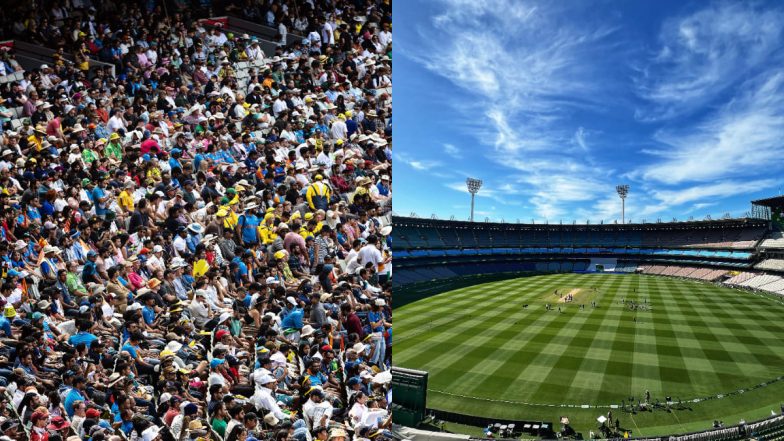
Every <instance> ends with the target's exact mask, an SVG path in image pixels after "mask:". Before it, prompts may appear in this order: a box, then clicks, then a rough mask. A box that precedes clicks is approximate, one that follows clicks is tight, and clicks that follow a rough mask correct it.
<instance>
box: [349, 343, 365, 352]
mask: <svg viewBox="0 0 784 441" xmlns="http://www.w3.org/2000/svg"><path fill="white" fill-rule="evenodd" d="M351 349H353V350H354V352H356V353H357V354H361V353H363V352H365V349H367V346H365V345H364V344H362V342H357V343H356V344H355V345H354V346H352V347H351Z"/></svg>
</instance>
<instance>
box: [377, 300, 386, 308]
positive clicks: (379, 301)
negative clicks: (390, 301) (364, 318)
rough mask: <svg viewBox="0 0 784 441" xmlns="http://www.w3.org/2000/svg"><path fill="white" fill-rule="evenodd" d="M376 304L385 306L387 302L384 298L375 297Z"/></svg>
mask: <svg viewBox="0 0 784 441" xmlns="http://www.w3.org/2000/svg"><path fill="white" fill-rule="evenodd" d="M376 306H387V302H386V300H384V299H376Z"/></svg>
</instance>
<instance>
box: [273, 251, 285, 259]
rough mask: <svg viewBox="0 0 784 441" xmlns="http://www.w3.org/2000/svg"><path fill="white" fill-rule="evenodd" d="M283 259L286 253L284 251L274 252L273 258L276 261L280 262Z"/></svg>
mask: <svg viewBox="0 0 784 441" xmlns="http://www.w3.org/2000/svg"><path fill="white" fill-rule="evenodd" d="M285 257H286V252H285V251H283V250H280V251H276V252H275V258H276V259H278V260H280V259H283V258H285Z"/></svg>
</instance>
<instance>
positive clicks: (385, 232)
mask: <svg viewBox="0 0 784 441" xmlns="http://www.w3.org/2000/svg"><path fill="white" fill-rule="evenodd" d="M379 232H380V233H381V235H382V236H389V233H391V232H392V225H387V226H386V227H384V228H382V229H381V231H379Z"/></svg>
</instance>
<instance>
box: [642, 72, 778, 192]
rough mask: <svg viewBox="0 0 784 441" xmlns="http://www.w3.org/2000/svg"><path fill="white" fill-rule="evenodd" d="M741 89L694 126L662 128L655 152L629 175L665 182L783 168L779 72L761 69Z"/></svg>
mask: <svg viewBox="0 0 784 441" xmlns="http://www.w3.org/2000/svg"><path fill="white" fill-rule="evenodd" d="M739 89H740V90H741V92H739V94H738V95H737V96H736V97H734V98H733V99H732V100H731V101H730V102H729V103H727V104H726V105H725V106H724V107H723V108H721V109H720V110H718V111H717V112H715V113H714V114H712V115H710V116H708V117H706V119H705V120H704V121H703V122H701V123H699V124H696V125H695V126H693V127H687V128H684V129H676V130H661V131H659V132H658V133H657V134H656V135H655V138H656V140H658V141H659V142H661V143H662V144H664V145H665V148H663V149H661V150H659V151H656V152H655V153H656V155H657V156H658V157H659V159H657V160H656V161H654V162H653V163H652V164H650V165H647V166H644V167H642V168H641V169H639V170H637V171H635V172H634V173H632V176H635V177H638V178H641V179H644V180H654V181H659V182H663V183H668V184H679V183H683V182H710V181H714V180H716V179H726V178H730V177H737V176H742V175H745V174H748V173H749V171H750V169H752V168H755V167H761V166H763V167H765V168H766V169H767V170H768V172H769V173H774V172H780V171H782V170H783V169H784V161H782V160H781V158H782V157H784V142H782V134H784V73H782V72H781V71H780V70H779V69H777V72H775V73H765V74H762V75H761V76H759V77H757V78H754V79H752V80H749V81H746V82H744V83H743V84H742V85H740V86H739Z"/></svg>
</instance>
